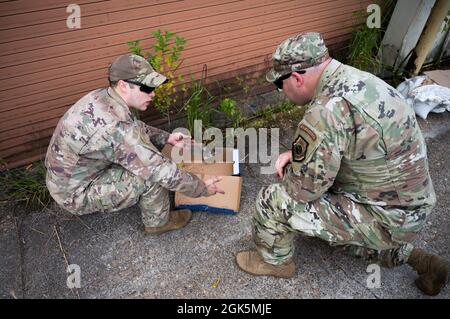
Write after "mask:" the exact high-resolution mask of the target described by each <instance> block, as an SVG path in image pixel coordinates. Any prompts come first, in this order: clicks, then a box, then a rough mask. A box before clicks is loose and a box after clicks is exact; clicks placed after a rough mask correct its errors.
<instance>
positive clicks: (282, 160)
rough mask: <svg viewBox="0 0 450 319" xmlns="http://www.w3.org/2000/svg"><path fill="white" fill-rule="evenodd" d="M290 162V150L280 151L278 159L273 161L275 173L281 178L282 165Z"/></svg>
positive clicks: (282, 174)
mask: <svg viewBox="0 0 450 319" xmlns="http://www.w3.org/2000/svg"><path fill="white" fill-rule="evenodd" d="M290 162H292V151H287V152H284V153H281V154H280V155H279V156H278V159H277V161H276V163H275V169H276V171H277V175H278V176H280V177H281V178H283V176H284V167H285V166H286V165H287V164H289V163H290Z"/></svg>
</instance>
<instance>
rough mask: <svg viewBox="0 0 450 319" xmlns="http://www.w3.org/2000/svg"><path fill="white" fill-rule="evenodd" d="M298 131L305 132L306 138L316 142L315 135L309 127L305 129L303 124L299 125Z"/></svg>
mask: <svg viewBox="0 0 450 319" xmlns="http://www.w3.org/2000/svg"><path fill="white" fill-rule="evenodd" d="M299 129H300V130H302V131H303V132H305V133H306V134H308V136H309V137H310V138H311V139H312V140H313V141H315V140H317V136H316V134H315V133H314V132H313V131H312V130H311V129H310V128H309V127H307V126H306V125H305V124H300V126H299Z"/></svg>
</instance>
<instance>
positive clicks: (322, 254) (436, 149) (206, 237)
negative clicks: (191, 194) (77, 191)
mask: <svg viewBox="0 0 450 319" xmlns="http://www.w3.org/2000/svg"><path fill="white" fill-rule="evenodd" d="M419 125H420V127H421V128H422V130H423V132H424V135H425V137H426V140H427V145H428V154H429V159H430V169H431V175H432V179H433V181H434V186H435V189H436V193H437V196H438V205H437V207H436V208H435V210H434V212H433V214H432V215H431V217H430V218H429V220H428V222H427V225H426V227H425V228H424V229H423V231H422V232H421V233H420V235H419V236H418V238H417V239H416V241H415V244H416V245H417V246H418V247H422V248H425V249H427V250H429V251H432V252H434V253H437V254H440V255H442V256H444V257H446V258H448V259H450V249H449V247H450V238H449V235H450V233H449V230H450V218H449V216H450V208H449V204H450V199H449V197H450V187H449V182H450V147H449V145H450V114H449V113H448V112H446V113H443V114H430V115H429V117H428V119H427V121H423V120H420V119H419ZM282 126H283V127H286V126H290V125H284V124H283V125H282ZM292 134H293V129H292V127H290V128H289V127H287V128H283V129H282V130H281V132H280V135H281V138H282V141H283V144H284V145H290V140H291V138H292ZM242 176H243V177H244V185H243V193H242V198H241V212H240V213H239V214H238V215H236V216H228V215H219V214H212V213H198V212H196V213H194V217H193V219H192V221H191V223H190V224H189V225H188V226H186V227H185V228H183V229H181V230H179V231H174V232H170V233H166V234H162V235H159V236H153V237H152V236H145V235H144V234H143V231H142V229H143V225H142V223H141V218H140V214H139V210H138V208H137V207H133V208H130V209H126V210H123V211H120V212H116V213H110V214H106V213H103V214H102V213H97V214H91V215H87V216H83V217H81V218H79V217H74V216H72V215H69V214H66V213H63V212H61V211H60V210H54V211H39V212H31V213H26V212H24V211H15V212H14V211H13V210H12V209H11V208H8V207H0V269H1V273H0V283H1V284H0V298H78V297H80V298H428V297H427V296H424V295H423V294H422V293H421V292H420V291H419V290H418V289H417V288H416V287H415V285H414V279H415V277H416V275H415V273H414V271H413V270H412V269H411V268H410V267H409V266H403V267H398V268H395V269H392V270H386V269H381V288H378V289H369V288H367V285H366V281H367V278H368V276H369V273H367V272H366V269H367V264H366V263H365V262H363V261H362V260H359V259H354V258H352V257H349V256H347V255H346V254H344V253H343V252H341V251H339V250H337V249H335V248H332V247H329V246H328V245H327V244H326V243H324V242H322V241H320V240H317V239H313V238H306V237H299V238H298V239H297V241H296V247H297V250H296V253H295V263H296V265H297V270H296V275H295V277H294V278H292V279H275V278H271V277H253V276H251V275H248V274H246V273H244V272H242V271H240V270H239V269H238V268H237V266H236V265H235V262H234V253H236V252H238V251H240V250H244V249H249V248H253V247H254V246H253V242H252V238H251V227H250V226H251V224H250V221H251V214H252V210H253V205H254V199H255V196H256V194H257V192H258V191H259V189H260V188H261V187H262V186H263V185H267V184H269V183H273V182H276V181H277V178H276V177H275V176H268V175H261V174H260V170H259V167H258V166H257V165H249V164H244V165H243V171H242ZM67 264H77V265H79V266H80V268H81V288H80V289H76V290H71V289H68V287H67V285H66V280H67V276H68V275H69V274H68V273H67V272H66V269H67ZM439 297H440V298H450V288H449V287H446V289H445V290H444V291H443V292H442V293H441V294H440V295H439Z"/></svg>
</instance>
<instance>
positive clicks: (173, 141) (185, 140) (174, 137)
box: [167, 133, 193, 148]
mask: <svg viewBox="0 0 450 319" xmlns="http://www.w3.org/2000/svg"><path fill="white" fill-rule="evenodd" d="M167 143H168V144H170V145H173V146H177V147H179V148H188V147H190V146H191V145H192V143H193V140H192V139H191V137H190V136H189V135H184V134H183V133H172V134H170V135H169V138H168V139H167Z"/></svg>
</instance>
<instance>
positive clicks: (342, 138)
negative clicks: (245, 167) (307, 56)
mask: <svg viewBox="0 0 450 319" xmlns="http://www.w3.org/2000/svg"><path fill="white" fill-rule="evenodd" d="M292 155H293V161H292V163H291V164H290V165H288V166H287V167H286V174H285V177H284V179H283V184H284V185H285V186H286V189H287V191H288V193H289V194H290V195H291V196H292V197H293V198H295V199H296V200H299V201H303V202H309V201H312V200H315V199H317V198H319V197H320V196H321V195H322V194H323V193H325V192H326V191H330V192H334V193H343V194H344V195H345V196H348V197H349V198H351V199H352V200H354V201H356V202H359V203H362V204H369V205H376V206H380V207H385V208H399V209H404V210H409V209H412V210H413V209H416V208H418V207H423V208H426V207H428V208H429V209H431V207H433V206H434V204H435V202H436V197H435V193H434V189H433V185H432V182H431V178H430V175H429V170H428V160H427V154H426V145H425V142H424V139H423V137H422V134H421V131H420V129H419V126H418V124H417V122H416V117H415V114H414V110H413V109H412V108H411V107H410V106H408V105H407V104H406V102H405V101H404V100H403V98H402V97H401V95H400V94H399V93H398V92H397V91H396V90H395V89H393V88H392V87H391V86H389V85H388V84H387V83H385V82H384V81H382V80H381V79H379V78H377V77H376V76H374V75H372V74H370V73H367V72H363V71H360V70H358V69H355V68H353V67H350V66H347V65H344V64H341V63H340V62H338V61H336V60H332V61H331V63H330V64H329V65H328V66H327V67H326V69H325V70H324V72H323V73H322V75H321V77H320V80H319V83H318V87H317V89H316V93H315V96H314V98H313V100H312V101H311V103H310V105H309V106H308V109H307V111H306V112H305V115H304V118H303V119H302V120H301V122H300V123H299V124H298V127H297V130H296V133H295V136H294V141H293V144H292Z"/></svg>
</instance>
